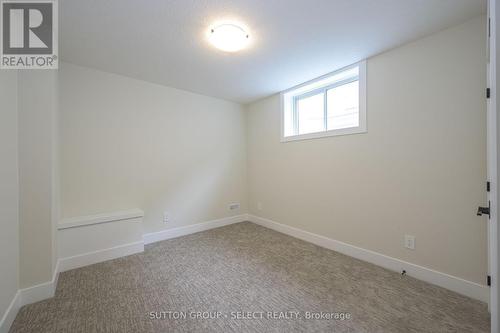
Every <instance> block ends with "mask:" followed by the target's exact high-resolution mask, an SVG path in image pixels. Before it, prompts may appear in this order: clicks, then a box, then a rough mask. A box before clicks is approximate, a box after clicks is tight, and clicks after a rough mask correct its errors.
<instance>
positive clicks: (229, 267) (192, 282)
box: [11, 222, 489, 333]
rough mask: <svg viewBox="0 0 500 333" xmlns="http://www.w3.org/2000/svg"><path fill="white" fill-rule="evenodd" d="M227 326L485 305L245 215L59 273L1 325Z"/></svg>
mask: <svg viewBox="0 0 500 333" xmlns="http://www.w3.org/2000/svg"><path fill="white" fill-rule="evenodd" d="M151 312H153V313H152V314H151ZM247 312H250V313H247ZM321 312H323V314H321ZM313 315H314V316H321V317H320V318H317V317H316V318H315V317H311V318H309V317H307V318H306V316H313ZM151 316H154V317H159V319H151V318H150V317H151ZM183 316H186V318H183ZM197 316H212V319H210V318H209V319H199V318H198V319H197V318H196V317H197ZM237 316H240V318H236V317H237ZM174 317H176V318H177V319H174ZM191 317H195V318H191ZM217 317H218V318H217ZM226 317H227V318H226ZM342 319H343V320H342ZM234 331H238V332H489V314H488V311H487V306H486V304H484V303H480V302H477V301H474V300H472V299H469V298H466V297H463V296H460V295H458V294H455V293H452V292H450V291H447V290H445V289H442V288H439V287H436V286H433V285H430V284H427V283H424V282H421V281H418V280H415V279H412V278H410V277H403V276H401V275H399V274H397V273H394V272H390V271H387V270H385V269H382V268H379V267H377V266H373V265H371V264H367V263H364V262H362V261H359V260H356V259H352V258H350V257H347V256H344V255H342V254H339V253H336V252H333V251H330V250H326V249H323V248H320V247H317V246H315V245H312V244H309V243H306V242H303V241H300V240H297V239H295V238H291V237H288V236H286V235H283V234H280V233H277V232H275V231H272V230H269V229H265V228H263V227H260V226H257V225H255V224H252V223H249V222H244V223H239V224H235V225H231V226H227V227H223V228H219V229H213V230H210V231H206V232H202V233H198V234H193V235H189V236H185V237H181V238H176V239H172V240H168V241H163V242H160V243H156V244H153V245H150V246H147V248H146V251H145V252H144V253H141V254H137V255H133V256H129V257H126V258H120V259H116V260H112V261H108V262H104V263H100V264H96V265H92V266H88V267H84V268H80V269H76V270H73V271H69V272H65V273H62V274H61V276H60V277H59V284H58V286H57V292H56V296H55V297H54V298H53V299H50V300H46V301H43V302H39V303H36V304H32V305H29V306H25V307H23V308H22V309H21V311H20V312H19V314H18V316H17V318H16V320H15V322H14V324H13V326H12V328H11V332H120V333H127V332H234Z"/></svg>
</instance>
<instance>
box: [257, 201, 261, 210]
mask: <svg viewBox="0 0 500 333" xmlns="http://www.w3.org/2000/svg"><path fill="white" fill-rule="evenodd" d="M257 209H258V210H262V202H257Z"/></svg>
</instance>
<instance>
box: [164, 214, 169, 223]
mask: <svg viewBox="0 0 500 333" xmlns="http://www.w3.org/2000/svg"><path fill="white" fill-rule="evenodd" d="M168 222H170V214H169V213H168V212H163V223H168Z"/></svg>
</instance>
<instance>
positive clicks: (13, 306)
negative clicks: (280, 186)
mask: <svg viewBox="0 0 500 333" xmlns="http://www.w3.org/2000/svg"><path fill="white" fill-rule="evenodd" d="M20 308H21V292H20V291H19V290H18V291H17V292H16V294H15V295H14V298H12V301H11V302H10V305H9V307H8V308H7V310H5V313H4V315H3V317H2V320H1V321H0V333H8V332H9V329H10V327H11V326H12V323H13V322H14V319H16V316H17V313H18V312H19V309H20Z"/></svg>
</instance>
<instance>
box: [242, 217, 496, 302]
mask: <svg viewBox="0 0 500 333" xmlns="http://www.w3.org/2000/svg"><path fill="white" fill-rule="evenodd" d="M248 220H249V221H251V222H254V223H256V224H259V225H261V226H264V227H266V228H269V229H273V230H275V231H278V232H281V233H283V234H287V235H289V236H292V237H295V238H299V239H302V240H304V241H306V242H309V243H313V244H315V245H318V246H321V247H324V248H327V249H330V250H334V251H337V252H340V253H342V254H345V255H348V256H350V257H354V258H356V259H360V260H363V261H366V262H369V263H372V264H375V265H377V266H381V267H384V268H386V269H389V270H392V271H396V272H401V271H402V270H403V269H404V270H406V274H408V275H409V276H412V277H414V278H416V279H419V280H422V281H425V282H428V283H432V284H434V285H437V286H440V287H443V288H446V289H449V290H451V291H454V292H456V293H459V294H462V295H465V296H468V297H470V298H474V299H477V300H480V301H483V302H486V303H488V302H489V292H490V291H489V288H488V287H487V286H483V285H480V284H478V283H475V282H471V281H467V280H464V279H461V278H458V277H456V276H452V275H449V274H445V273H441V272H438V271H435V270H433V269H429V268H426V267H422V266H419V265H415V264H412V263H409V262H406V261H403V260H400V259H396V258H393V257H389V256H386V255H384V254H381V253H378V252H374V251H370V250H366V249H363V248H360V247H357V246H354V245H350V244H347V243H344V242H340V241H337V240H335V239H331V238H327V237H324V236H320V235H317V234H313V233H311V232H307V231H304V230H301V229H297V228H294V227H290V226H288V225H285V224H281V223H278V222H275V221H272V220H269V219H266V218H262V217H259V216H255V215H251V214H249V215H248Z"/></svg>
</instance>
